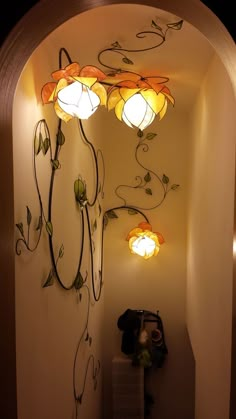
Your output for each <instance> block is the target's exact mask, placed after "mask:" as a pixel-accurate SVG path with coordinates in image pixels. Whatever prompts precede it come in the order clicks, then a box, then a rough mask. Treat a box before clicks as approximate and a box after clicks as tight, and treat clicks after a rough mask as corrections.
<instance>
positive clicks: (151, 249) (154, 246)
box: [126, 221, 165, 259]
mask: <svg viewBox="0 0 236 419" xmlns="http://www.w3.org/2000/svg"><path fill="white" fill-rule="evenodd" d="M126 240H128V242H129V248H130V251H131V253H134V254H137V255H139V256H142V257H143V258H144V259H149V258H150V257H152V256H156V255H157V254H158V253H159V250H160V246H161V244H163V243H164V242H165V241H164V238H163V236H162V234H160V233H157V232H153V231H152V226H151V225H150V224H149V223H148V222H146V221H144V222H141V223H139V224H138V227H135V228H134V229H132V230H131V231H130V232H129V234H128V236H127V238H126Z"/></svg>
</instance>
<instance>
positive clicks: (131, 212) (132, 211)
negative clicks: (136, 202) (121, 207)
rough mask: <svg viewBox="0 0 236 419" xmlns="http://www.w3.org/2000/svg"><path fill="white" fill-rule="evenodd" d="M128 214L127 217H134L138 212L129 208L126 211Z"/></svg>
mask: <svg viewBox="0 0 236 419" xmlns="http://www.w3.org/2000/svg"><path fill="white" fill-rule="evenodd" d="M128 214H129V215H135V214H138V211H136V210H134V209H131V208H130V209H129V210H128Z"/></svg>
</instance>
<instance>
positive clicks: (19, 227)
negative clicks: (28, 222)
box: [16, 223, 24, 237]
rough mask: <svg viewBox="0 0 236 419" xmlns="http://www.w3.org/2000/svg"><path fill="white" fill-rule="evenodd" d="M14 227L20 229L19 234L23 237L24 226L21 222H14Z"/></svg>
mask: <svg viewBox="0 0 236 419" xmlns="http://www.w3.org/2000/svg"><path fill="white" fill-rule="evenodd" d="M16 227H17V228H18V230H19V231H20V234H21V235H22V236H23V237H24V228H23V223H18V224H16Z"/></svg>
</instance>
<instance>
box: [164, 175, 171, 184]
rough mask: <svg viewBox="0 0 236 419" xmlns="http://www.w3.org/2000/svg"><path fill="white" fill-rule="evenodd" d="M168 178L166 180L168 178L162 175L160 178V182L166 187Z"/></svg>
mask: <svg viewBox="0 0 236 419" xmlns="http://www.w3.org/2000/svg"><path fill="white" fill-rule="evenodd" d="M169 180H170V179H169V178H168V176H166V175H163V176H162V182H163V183H164V184H165V185H167V184H168V183H169Z"/></svg>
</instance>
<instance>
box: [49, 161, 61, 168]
mask: <svg viewBox="0 0 236 419" xmlns="http://www.w3.org/2000/svg"><path fill="white" fill-rule="evenodd" d="M51 162H52V167H53V169H54V170H56V169H59V167H60V162H59V160H52V161H51Z"/></svg>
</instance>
